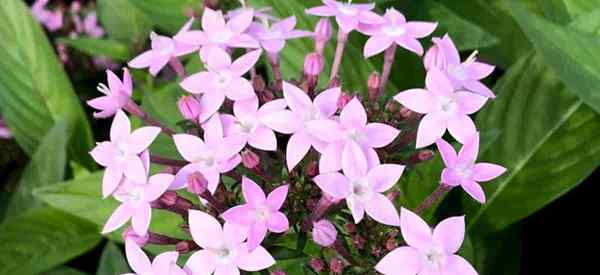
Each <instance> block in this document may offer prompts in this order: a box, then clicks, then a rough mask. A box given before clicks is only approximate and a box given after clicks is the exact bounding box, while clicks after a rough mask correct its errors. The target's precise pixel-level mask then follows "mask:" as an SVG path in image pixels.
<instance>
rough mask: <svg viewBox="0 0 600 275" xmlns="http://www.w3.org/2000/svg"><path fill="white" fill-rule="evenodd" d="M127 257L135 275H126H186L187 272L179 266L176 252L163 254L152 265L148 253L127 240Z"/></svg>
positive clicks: (129, 274) (132, 274) (130, 274)
mask: <svg viewBox="0 0 600 275" xmlns="http://www.w3.org/2000/svg"><path fill="white" fill-rule="evenodd" d="M125 255H126V256H127V262H128V263H129V266H130V267H131V269H133V271H134V272H135V273H128V274H124V275H134V274H137V275H186V273H185V271H183V269H181V268H180V267H179V266H177V257H179V255H178V254H177V252H175V251H172V252H164V253H161V254H159V255H158V256H156V258H154V261H152V263H150V259H149V258H148V256H146V253H144V251H143V250H142V249H141V248H140V247H139V246H138V245H137V244H136V243H135V242H134V241H133V240H127V241H125Z"/></svg>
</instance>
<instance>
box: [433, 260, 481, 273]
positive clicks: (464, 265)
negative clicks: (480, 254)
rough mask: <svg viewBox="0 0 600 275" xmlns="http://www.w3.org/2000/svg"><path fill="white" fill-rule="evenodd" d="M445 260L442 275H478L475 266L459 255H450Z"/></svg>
mask: <svg viewBox="0 0 600 275" xmlns="http://www.w3.org/2000/svg"><path fill="white" fill-rule="evenodd" d="M446 261H447V262H446V268H445V270H444V273H443V274H442V275H454V274H460V275H478V274H477V271H476V270H475V268H473V266H472V265H471V264H470V263H469V262H467V261H466V260H465V259H463V258H462V257H461V256H458V255H450V256H449V257H448V259H447V260H446Z"/></svg>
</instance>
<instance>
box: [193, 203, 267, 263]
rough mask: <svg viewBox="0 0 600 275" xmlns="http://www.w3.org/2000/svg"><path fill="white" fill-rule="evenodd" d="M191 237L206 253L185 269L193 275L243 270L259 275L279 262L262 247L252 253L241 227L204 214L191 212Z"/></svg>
mask: <svg viewBox="0 0 600 275" xmlns="http://www.w3.org/2000/svg"><path fill="white" fill-rule="evenodd" d="M189 223H190V233H191V234H192V238H193V239H194V242H196V244H198V246H200V247H201V248H202V250H200V251H198V252H196V253H194V254H193V255H192V256H191V257H190V258H189V260H188V261H187V263H186V265H185V268H184V269H185V270H186V271H187V272H188V273H190V274H217V275H221V274H223V275H234V274H240V271H239V270H244V271H250V272H252V271H259V270H263V269H266V268H268V267H270V266H272V265H274V264H275V259H273V256H271V254H269V252H268V251H267V250H266V249H265V248H264V247H262V246H260V245H259V246H258V247H256V249H254V250H251V251H250V250H249V249H248V244H247V243H246V242H244V239H245V238H246V237H245V236H244V234H243V232H242V231H241V230H240V228H239V227H238V226H235V225H232V224H231V223H225V225H224V226H223V227H221V224H219V222H218V221H217V220H216V219H215V218H213V217H212V216H211V215H208V214H206V213H204V212H202V211H198V210H190V214H189Z"/></svg>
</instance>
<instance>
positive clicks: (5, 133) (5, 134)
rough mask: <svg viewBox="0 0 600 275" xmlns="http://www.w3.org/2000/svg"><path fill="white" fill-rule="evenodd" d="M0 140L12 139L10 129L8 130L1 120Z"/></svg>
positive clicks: (0, 119)
mask: <svg viewBox="0 0 600 275" xmlns="http://www.w3.org/2000/svg"><path fill="white" fill-rule="evenodd" d="M0 138H2V139H9V138H12V133H11V131H10V129H8V126H7V125H6V123H5V122H4V120H3V119H2V118H0Z"/></svg>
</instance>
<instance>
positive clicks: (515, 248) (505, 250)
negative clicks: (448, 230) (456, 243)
mask: <svg viewBox="0 0 600 275" xmlns="http://www.w3.org/2000/svg"><path fill="white" fill-rule="evenodd" d="M466 250H471V252H467V251H466ZM461 252H462V253H470V255H465V254H462V255H465V256H469V257H467V259H468V261H469V262H470V263H471V264H472V265H473V266H474V267H475V269H476V270H477V272H479V274H481V275H514V274H521V234H520V230H519V226H512V227H509V228H507V229H505V230H502V231H500V232H496V233H494V234H492V235H481V236H480V235H475V236H468V237H467V239H466V240H465V242H464V243H463V248H462V249H461Z"/></svg>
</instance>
